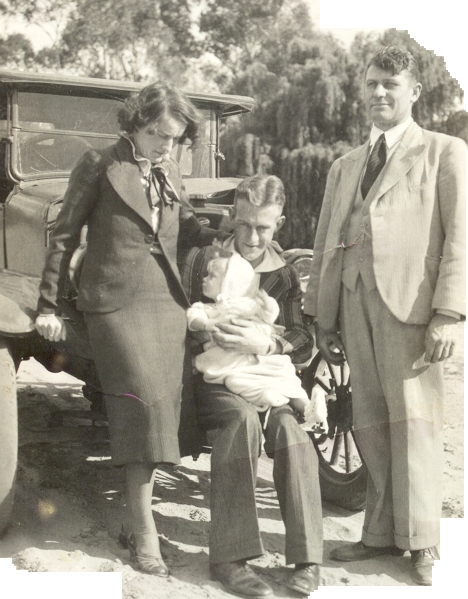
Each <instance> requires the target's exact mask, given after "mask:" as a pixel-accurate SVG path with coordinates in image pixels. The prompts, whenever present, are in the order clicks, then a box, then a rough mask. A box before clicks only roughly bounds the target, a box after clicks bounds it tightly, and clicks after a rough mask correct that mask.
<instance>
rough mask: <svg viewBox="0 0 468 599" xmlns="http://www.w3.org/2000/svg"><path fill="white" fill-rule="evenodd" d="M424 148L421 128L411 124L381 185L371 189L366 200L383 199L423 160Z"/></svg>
mask: <svg viewBox="0 0 468 599" xmlns="http://www.w3.org/2000/svg"><path fill="white" fill-rule="evenodd" d="M424 148H425V145H424V143H423V140H422V129H421V127H419V125H417V124H416V123H411V125H410V126H409V127H408V129H407V130H406V131H405V133H404V134H403V137H402V139H401V141H400V143H399V145H398V147H397V149H396V150H395V152H394V154H393V155H392V156H391V157H390V160H389V161H388V164H387V165H386V167H385V168H384V170H383V173H382V178H381V180H380V184H379V185H376V186H373V187H372V188H371V189H370V191H369V195H368V198H366V199H368V200H369V201H370V202H372V201H373V200H374V199H375V198H380V197H382V196H383V195H384V194H385V193H386V192H387V191H388V190H389V189H391V188H392V187H393V186H394V185H395V184H396V183H398V181H400V179H402V178H403V177H404V176H405V175H406V174H407V173H408V171H409V170H410V169H411V168H413V166H414V165H415V164H416V162H417V161H418V160H419V159H420V158H421V156H422V155H423V153H424Z"/></svg>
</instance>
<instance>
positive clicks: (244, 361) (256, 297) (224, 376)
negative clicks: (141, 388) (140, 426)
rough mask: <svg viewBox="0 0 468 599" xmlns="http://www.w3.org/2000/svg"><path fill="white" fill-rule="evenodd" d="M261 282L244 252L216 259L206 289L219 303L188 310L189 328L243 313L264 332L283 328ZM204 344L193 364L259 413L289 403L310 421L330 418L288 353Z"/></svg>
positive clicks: (210, 327) (208, 327)
mask: <svg viewBox="0 0 468 599" xmlns="http://www.w3.org/2000/svg"><path fill="white" fill-rule="evenodd" d="M258 283H259V279H258V277H256V276H255V272H254V270H253V268H252V266H251V265H250V263H249V262H248V261H247V260H245V259H244V258H242V257H241V256H240V254H237V253H233V254H232V255H231V256H230V257H229V258H221V257H217V258H214V259H213V260H211V261H210V262H209V263H208V275H207V276H206V277H205V278H204V279H203V294H204V295H205V296H206V297H209V298H210V299H213V300H215V303H213V304H204V303H202V302H196V303H194V304H193V305H192V306H191V307H190V308H189V309H188V311H187V318H188V324H189V329H190V330H191V331H205V332H207V333H213V332H215V331H217V330H218V328H217V324H219V323H229V322H231V319H232V318H243V319H246V320H249V321H250V322H252V323H254V324H255V326H256V327H257V329H258V331H259V332H260V333H263V334H264V335H268V336H271V335H272V334H275V333H281V332H282V331H283V330H284V328H283V327H280V326H278V325H275V324H274V322H275V321H276V319H277V317H278V314H279V306H278V303H277V302H276V300H275V299H273V298H272V297H270V296H269V295H268V294H267V293H266V292H265V291H264V290H263V289H259V288H258ZM203 349H204V351H203V353H201V354H199V355H198V356H196V357H195V360H194V363H195V367H196V369H197V370H198V371H199V372H201V373H203V378H204V380H205V381H206V382H207V383H213V384H224V385H225V386H226V387H227V388H228V389H229V390H230V391H232V392H233V393H236V394H237V395H240V396H241V397H243V398H244V399H245V400H246V401H248V402H250V403H251V404H252V405H253V406H254V407H255V409H256V410H257V411H259V412H264V411H266V410H268V408H270V407H278V406H283V405H285V404H287V403H290V404H291V406H292V407H293V408H295V409H296V410H297V411H298V412H300V413H301V414H303V415H304V418H305V420H306V422H307V423H308V424H312V423H319V422H325V423H326V403H325V398H322V399H323V401H322V399H321V398H320V397H319V398H318V400H317V398H316V397H314V398H313V399H314V401H313V402H311V401H310V400H309V397H308V396H307V393H306V391H305V390H304V389H303V387H302V385H301V381H300V379H299V378H298V376H297V375H296V369H295V367H294V365H293V363H292V362H291V359H290V357H289V356H287V355H284V354H281V355H279V354H270V355H266V356H261V355H256V354H255V355H254V354H243V353H240V352H238V351H235V350H227V349H223V348H222V347H220V346H219V345H217V344H216V342H215V341H214V340H213V338H212V337H211V338H210V340H209V341H207V342H206V343H205V344H204V346H203ZM324 407H325V412H324Z"/></svg>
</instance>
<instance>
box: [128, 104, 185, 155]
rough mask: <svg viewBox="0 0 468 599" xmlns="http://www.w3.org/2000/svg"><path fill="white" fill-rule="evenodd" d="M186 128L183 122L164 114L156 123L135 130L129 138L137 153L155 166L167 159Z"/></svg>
mask: <svg viewBox="0 0 468 599" xmlns="http://www.w3.org/2000/svg"><path fill="white" fill-rule="evenodd" d="M186 127H187V124H186V123H184V122H183V121H180V120H179V119H176V118H174V117H173V116H171V115H170V114H167V113H164V114H162V115H161V116H160V117H159V119H158V120H157V121H153V122H152V123H149V124H148V125H145V126H144V127H141V129H136V130H135V131H134V132H133V133H132V135H131V137H132V139H133V143H134V144H135V148H136V151H137V153H138V154H139V155H140V156H143V158H147V159H148V160H150V161H151V162H152V163H153V164H155V163H157V162H161V161H162V160H164V159H167V158H168V156H169V153H170V151H171V150H172V148H173V147H174V145H175V144H177V142H178V141H179V138H180V137H181V135H182V134H183V133H184V131H185V129H186Z"/></svg>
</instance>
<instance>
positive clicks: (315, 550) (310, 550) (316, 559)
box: [285, 545, 323, 566]
mask: <svg viewBox="0 0 468 599" xmlns="http://www.w3.org/2000/svg"><path fill="white" fill-rule="evenodd" d="M285 558H286V565H287V566H289V565H290V564H308V563H313V564H321V563H322V562H323V546H322V545H308V546H302V547H293V548H292V549H287V550H286V555H285Z"/></svg>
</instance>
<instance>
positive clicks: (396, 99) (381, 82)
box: [365, 65, 421, 131]
mask: <svg viewBox="0 0 468 599" xmlns="http://www.w3.org/2000/svg"><path fill="white" fill-rule="evenodd" d="M365 87H366V89H365V99H366V106H367V110H368V111H369V115H370V117H371V119H372V122H373V123H374V125H376V126H377V127H378V128H379V129H381V130H382V131H387V130H388V129H390V128H391V127H395V126H396V125H399V124H400V123H403V121H406V119H407V118H409V117H410V116H411V107H412V106H413V104H414V103H415V102H416V100H417V99H418V98H419V95H420V93H421V84H420V83H415V82H414V79H413V77H412V76H411V74H410V73H409V72H408V71H401V73H399V74H398V75H392V74H391V72H390V71H384V70H383V69H380V68H379V67H376V66H374V65H372V66H370V67H369V69H368V70H367V73H366V82H365Z"/></svg>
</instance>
